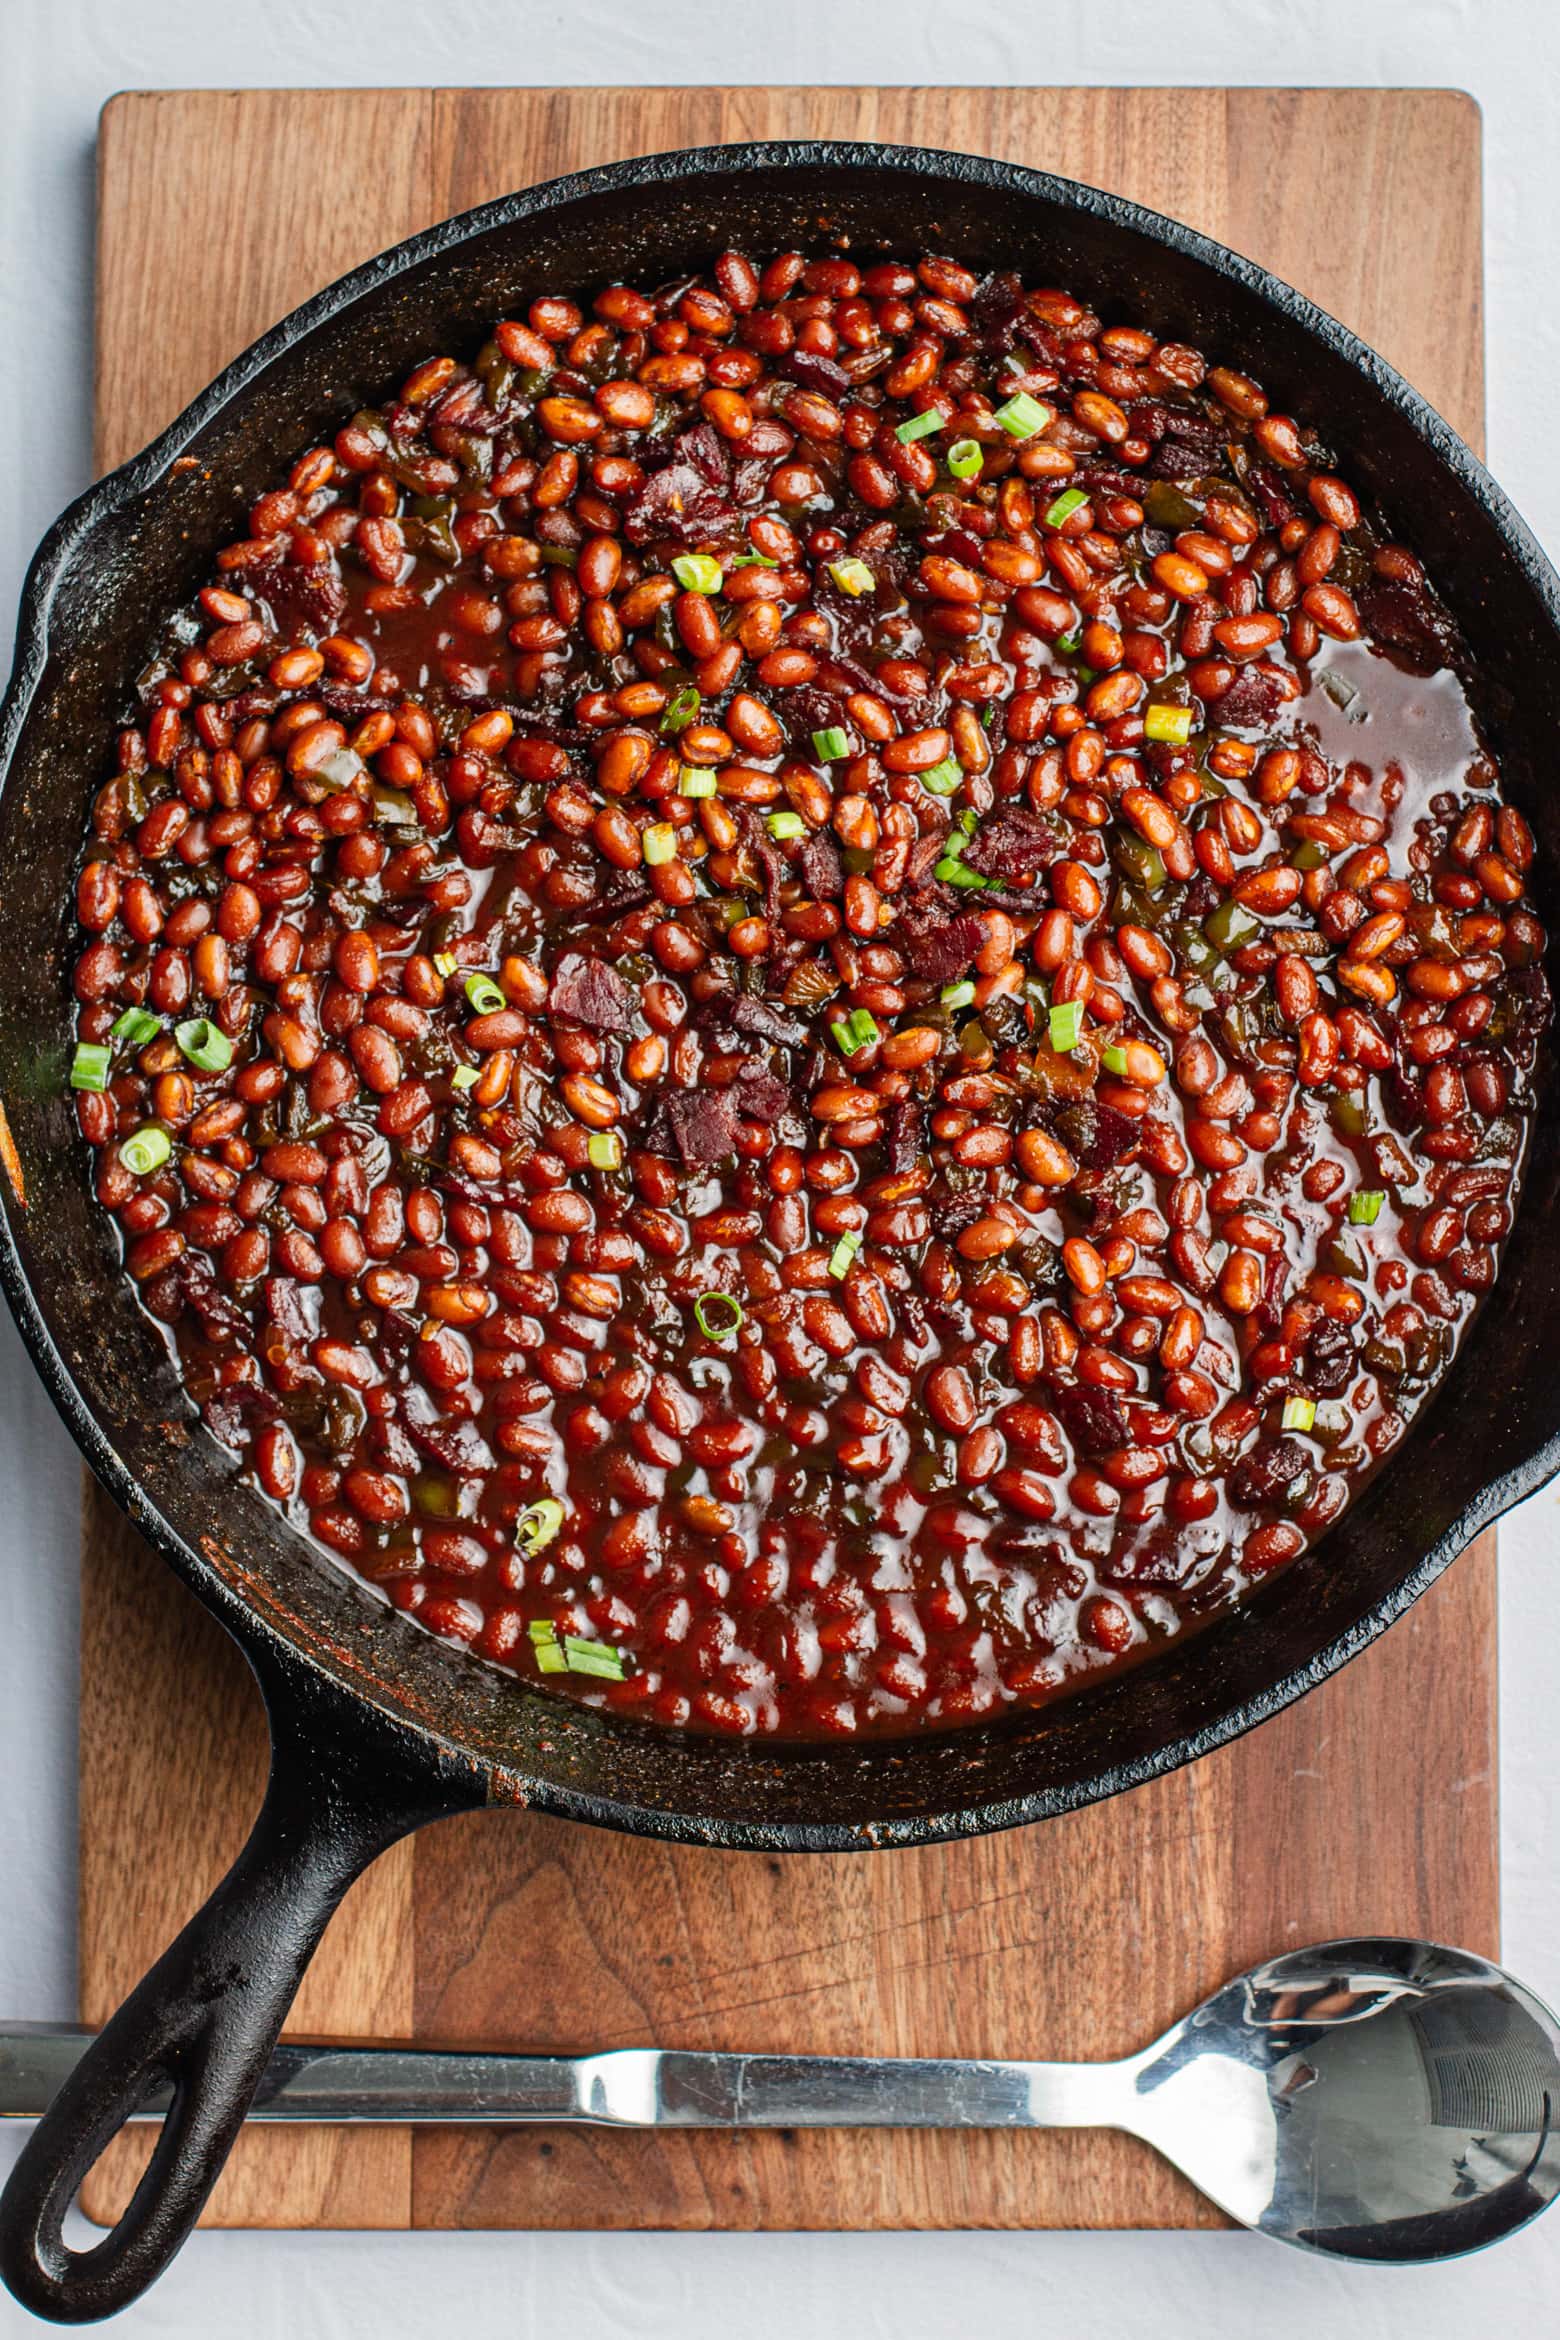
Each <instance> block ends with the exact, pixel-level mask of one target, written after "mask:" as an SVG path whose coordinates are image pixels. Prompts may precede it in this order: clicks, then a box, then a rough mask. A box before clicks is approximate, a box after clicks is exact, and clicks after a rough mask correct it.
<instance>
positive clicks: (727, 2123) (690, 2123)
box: [0, 2023, 1122, 2129]
mask: <svg viewBox="0 0 1560 2340" xmlns="http://www.w3.org/2000/svg"><path fill="white" fill-rule="evenodd" d="M90 2037H91V2034H90V2033H89V2032H85V2031H78V2030H71V2029H68V2028H66V2027H64V2026H52V2025H45V2024H37V2025H32V2024H20V2023H12V2024H5V2025H0V2119H6V2120H24V2121H25V2120H36V2119H37V2118H38V2116H39V2115H40V2114H41V2113H42V2111H43V2109H44V2106H45V2105H46V2104H47V2103H48V2101H49V2098H50V2097H51V2096H52V2095H53V2093H54V2091H55V2089H56V2088H58V2087H59V2085H60V2083H61V2082H62V2081H63V2079H64V2078H65V2075H66V2073H67V2072H68V2071H69V2070H70V2068H71V2066H72V2065H73V2064H74V2063H75V2061H76V2059H77V2057H78V2056H79V2055H80V2053H81V2052H82V2050H83V2048H84V2047H85V2046H86V2043H87V2041H88V2039H89V2038H90ZM1119 2070H1120V2067H1118V2066H1116V2065H1112V2064H1038V2063H995V2062H984V2061H980V2062H976V2061H966V2060H964V2059H955V2058H947V2059H943V2058H931V2059H916V2060H911V2059H909V2058H892V2057H870V2056H749V2055H734V2054H717V2053H705V2052H703V2051H692V2050H687V2049H682V2048H613V2049H610V2050H608V2051H607V2052H606V2053H604V2054H602V2055H595V2056H523V2055H481V2054H467V2053H461V2052H457V2051H451V2052H445V2051H442V2050H438V2049H428V2048H401V2047H371V2048H354V2047H328V2046H321V2047H310V2046H306V2045H299V2044H297V2043H288V2042H284V2044H283V2045H282V2046H281V2047H279V2048H278V2049H277V2051H276V2053H275V2055H274V2056H273V2057H272V2059H271V2063H270V2066H269V2068H268V2070H267V2072H266V2076H265V2078H264V2080H263V2081H262V2082H261V2084H260V2090H259V2093H258V2095H257V2096H256V2098H255V2102H254V2105H253V2107H252V2108H251V2111H250V2115H249V2118H250V2119H251V2120H256V2121H337V2122H365V2121H370V2122H382V2123H384V2122H389V2123H401V2122H418V2123H421V2122H439V2121H447V2122H454V2123H460V2124H462V2125H466V2124H473V2123H480V2122H494V2123H501V2124H510V2123H520V2122H525V2121H590V2122H596V2123H601V2124H605V2125H607V2126H610V2127H615V2128H630V2129H856V2128H871V2129H1049V2128H1100V2127H1105V2128H1108V2127H1112V2126H1114V2125H1115V2122H1116V2120H1117V2118H1118V2117H1119V2112H1120V2109H1121V2102H1122V2099H1121V2092H1120V2083H1119V2079H1118V2073H1119ZM166 2106H167V2095H166V2092H163V2093H162V2094H161V2095H159V2096H156V2097H153V2098H150V2099H149V2100H148V2102H147V2103H146V2105H145V2106H144V2107H143V2108H142V2110H141V2112H140V2113H138V2114H137V2115H136V2116H135V2117H136V2118H137V2119H140V2120H152V2119H156V2118H158V2117H160V2115H161V2114H162V2112H163V2111H164V2110H165V2109H166Z"/></svg>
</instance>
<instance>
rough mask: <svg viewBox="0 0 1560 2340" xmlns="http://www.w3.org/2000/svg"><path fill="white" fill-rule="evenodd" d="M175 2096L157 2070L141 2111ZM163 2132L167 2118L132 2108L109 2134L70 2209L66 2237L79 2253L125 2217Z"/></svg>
mask: <svg viewBox="0 0 1560 2340" xmlns="http://www.w3.org/2000/svg"><path fill="white" fill-rule="evenodd" d="M169 2101H170V2096H169V2088H168V2082H167V2078H166V2076H165V2075H164V2074H162V2073H159V2072H151V2073H149V2074H148V2075H147V2078H146V2081H145V2083H144V2085H143V2087H142V2088H141V2091H140V2093H139V2095H138V2096H137V2098H136V2104H135V2111H137V2112H139V2111H140V2110H141V2108H142V2107H143V2106H146V2105H151V2104H157V2103H161V2104H163V2105H165V2106H166V2105H167V2104H168V2102H169ZM162 2133H163V2124H162V2122H161V2121H138V2120H136V2118H135V2115H134V2113H128V2114H127V2115H126V2116H125V2119H124V2121H123V2122H122V2123H121V2125H120V2126H119V2127H118V2128H117V2129H116V2130H115V2131H114V2133H113V2135H112V2136H111V2137H110V2138H109V2139H108V2141H107V2143H106V2144H105V2145H104V2147H103V2150H102V2151H101V2153H99V2155H98V2157H97V2159H96V2160H95V2161H94V2162H93V2164H92V2167H91V2168H90V2169H89V2170H88V2171H87V2174H86V2176H85V2177H84V2178H83V2179H82V2181H81V2184H80V2186H79V2187H78V2188H77V2191H76V2198H75V2200H74V2202H73V2203H72V2204H71V2207H70V2210H69V2211H68V2212H67V2214H66V2215H67V2227H66V2242H67V2244H68V2245H69V2246H70V2247H71V2248H72V2249H73V2250H75V2251H76V2252H77V2255H78V2256H79V2254H80V2251H82V2250H90V2249H91V2248H92V2246H93V2244H94V2243H95V2242H96V2241H97V2240H98V2239H99V2238H100V2236H101V2234H102V2233H103V2231H105V2230H107V2229H111V2228H113V2227H116V2226H117V2225H118V2224H119V2222H120V2220H121V2219H122V2218H123V2217H124V2214H125V2212H126V2211H127V2210H128V2209H129V2207H130V2203H131V2200H132V2198H133V2196H134V2194H135V2189H136V2187H137V2186H138V2185H139V2184H140V2182H141V2180H142V2178H143V2177H144V2176H145V2175H146V2166H147V2163H148V2162H149V2161H150V2160H151V2158H152V2155H153V2154H154V2153H155V2152H156V2150H157V2145H158V2141H159V2139H160V2138H161V2136H162ZM71 2225H75V2226H76V2228H77V2242H76V2243H75V2244H71V2242H70V2231H69V2230H70V2226H71ZM83 2230H87V2231H83Z"/></svg>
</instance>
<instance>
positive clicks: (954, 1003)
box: [937, 977, 975, 1008]
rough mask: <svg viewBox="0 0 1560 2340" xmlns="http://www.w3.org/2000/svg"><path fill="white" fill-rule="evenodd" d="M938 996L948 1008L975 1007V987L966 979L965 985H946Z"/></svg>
mask: <svg viewBox="0 0 1560 2340" xmlns="http://www.w3.org/2000/svg"><path fill="white" fill-rule="evenodd" d="M937 996H938V998H939V999H940V1000H941V1001H942V1003H943V1006H944V1007H946V1008H961V1007H973V1006H974V1005H975V986H974V984H973V983H971V982H970V981H969V980H968V978H967V977H966V979H965V981H964V982H963V983H945V984H944V985H943V987H942V989H941V991H939V993H938V994H937Z"/></svg>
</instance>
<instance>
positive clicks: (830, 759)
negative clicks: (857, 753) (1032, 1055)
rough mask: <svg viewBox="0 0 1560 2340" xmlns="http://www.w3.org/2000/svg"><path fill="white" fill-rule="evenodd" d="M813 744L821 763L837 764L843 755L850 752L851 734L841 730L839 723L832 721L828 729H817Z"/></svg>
mask: <svg viewBox="0 0 1560 2340" xmlns="http://www.w3.org/2000/svg"><path fill="white" fill-rule="evenodd" d="M812 744H813V754H814V755H815V756H816V757H817V759H818V761H819V763H820V764H837V763H838V762H839V760H840V758H841V756H848V755H849V754H850V734H849V733H848V732H844V731H841V729H840V727H839V725H838V724H837V723H831V724H830V725H829V728H828V730H827V731H815V732H814V733H813V735H812Z"/></svg>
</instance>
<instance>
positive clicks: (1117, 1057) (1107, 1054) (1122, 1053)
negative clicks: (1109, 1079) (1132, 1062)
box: [1100, 1048, 1127, 1081]
mask: <svg viewBox="0 0 1560 2340" xmlns="http://www.w3.org/2000/svg"><path fill="white" fill-rule="evenodd" d="M1100 1062H1101V1064H1102V1065H1103V1066H1104V1067H1105V1070H1106V1071H1107V1072H1108V1073H1114V1074H1115V1076H1116V1078H1117V1080H1118V1081H1119V1080H1120V1079H1121V1078H1122V1076H1123V1074H1124V1073H1125V1072H1126V1069H1127V1052H1126V1050H1125V1049H1124V1048H1106V1049H1102V1050H1101V1052H1100Z"/></svg>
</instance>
